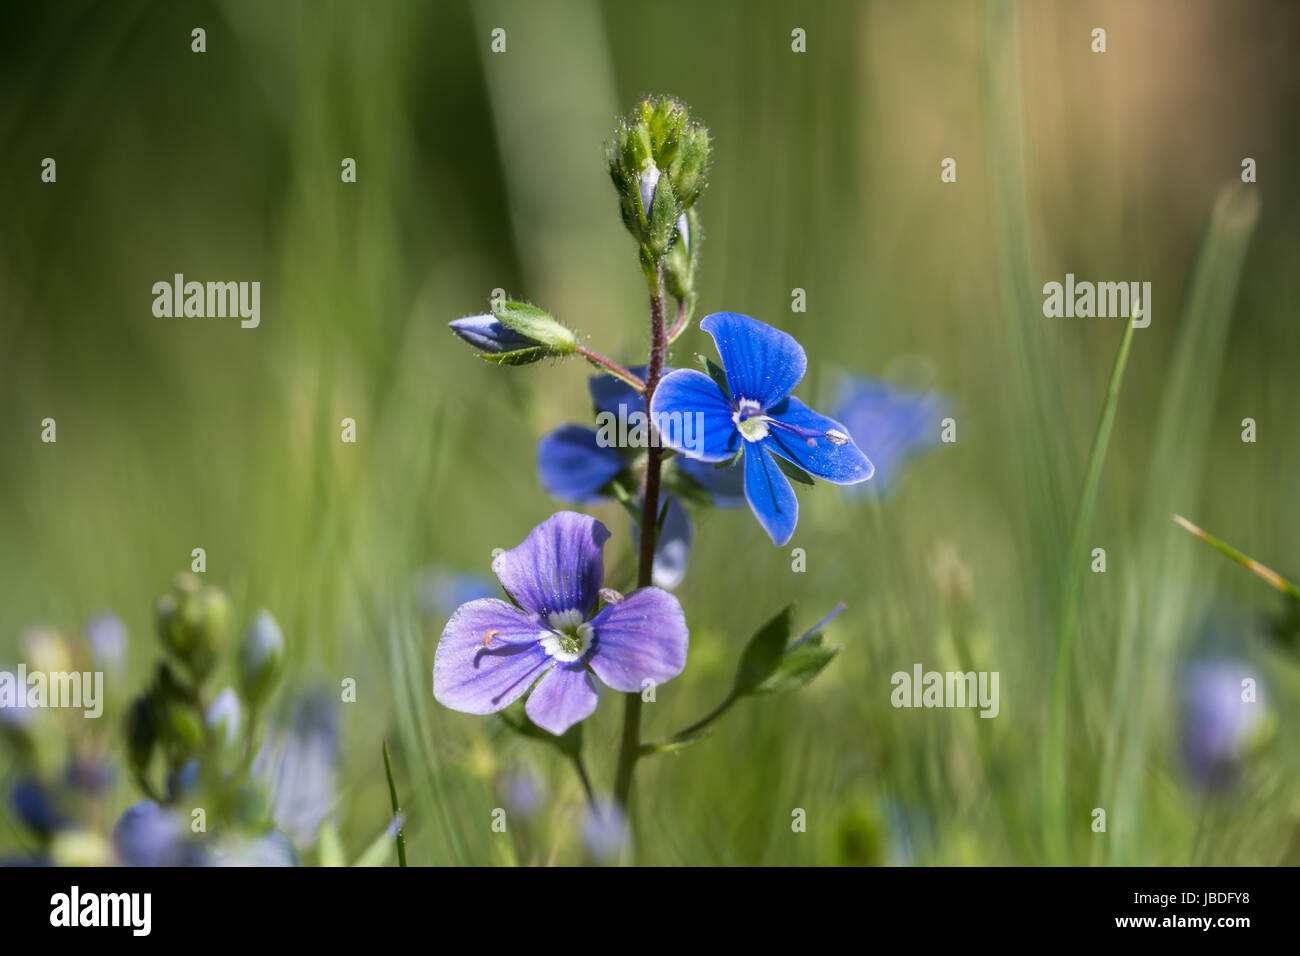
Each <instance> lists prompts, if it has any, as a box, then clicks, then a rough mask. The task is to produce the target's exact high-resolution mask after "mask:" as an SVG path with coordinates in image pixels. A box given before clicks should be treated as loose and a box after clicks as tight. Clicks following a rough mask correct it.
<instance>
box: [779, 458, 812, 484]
mask: <svg viewBox="0 0 1300 956" xmlns="http://www.w3.org/2000/svg"><path fill="white" fill-rule="evenodd" d="M772 458H773V459H775V461H776V467H778V468H780V469H781V470H782V471H783V472H785V476H786V477H787V478H789V479H790V480H791V481H797V482H799V484H801V485H811V484H814V483H815V482H814V481H813V479H812V475H810V474H808V472H806V471H804V470H803V469H802V468H800V467H799V466H798V465H796V464H793V463H791V462H788V461H786V460H785V459H784V458H782V457H781V456H780V455H773V456H772Z"/></svg>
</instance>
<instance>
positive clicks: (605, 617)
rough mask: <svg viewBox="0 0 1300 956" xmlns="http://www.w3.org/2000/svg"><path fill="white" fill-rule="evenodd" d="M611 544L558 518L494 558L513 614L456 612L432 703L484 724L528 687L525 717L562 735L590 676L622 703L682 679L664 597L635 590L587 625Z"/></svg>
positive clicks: (676, 622) (573, 518) (677, 610)
mask: <svg viewBox="0 0 1300 956" xmlns="http://www.w3.org/2000/svg"><path fill="white" fill-rule="evenodd" d="M608 540H609V531H608V529H606V527H605V526H604V525H603V524H601V523H600V522H599V521H597V520H596V519H595V518H591V517H588V516H587V515H581V514H577V513H575V512H572V511H561V512H559V513H558V514H554V515H551V517H549V518H547V519H546V520H545V521H543V522H542V523H541V524H540V525H538V526H537V527H536V528H534V529H533V530H532V531H531V532H530V533H529V535H528V537H527V538H526V539H524V543H523V544H521V545H519V546H518V547H516V548H512V549H511V550H509V551H503V552H501V553H500V554H499V555H497V557H496V559H495V560H494V561H493V562H492V570H493V571H495V572H496V575H497V578H498V579H499V580H500V581H501V585H502V587H504V588H505V590H506V592H507V593H508V594H509V595H510V596H511V597H512V598H513V599H514V600H515V603H516V604H517V605H518V606H517V607H516V606H515V605H514V604H509V603H507V602H505V601H502V600H500V599H498V598H483V599H480V600H477V601H470V602H469V603H468V604H464V605H462V606H461V607H460V608H459V609H457V611H456V613H455V614H453V615H452V617H451V620H450V621H448V622H447V626H446V628H445V629H444V630H443V632H442V638H441V639H440V640H439V641H438V649H437V651H436V653H435V654H434V659H433V695H434V697H436V698H437V699H438V701H439V702H440V703H442V704H444V705H445V706H447V707H450V708H451V709H452V710H459V711H462V712H464V713H467V714H491V713H495V712H496V711H499V710H501V709H502V708H504V707H507V706H509V705H510V704H512V703H514V702H515V701H516V700H518V699H519V698H520V697H521V696H522V695H523V694H524V693H525V692H526V691H527V690H528V689H529V688H530V687H532V688H533V690H532V693H530V694H529V695H528V702H527V704H526V705H525V708H524V709H525V711H526V712H527V714H528V717H529V718H530V719H531V720H532V721H533V723H535V724H536V725H537V726H539V727H541V728H542V729H544V730H547V731H549V732H551V733H553V734H556V735H559V734H562V733H564V732H565V731H566V730H568V729H569V728H570V727H572V726H573V725H574V724H576V723H577V722H578V721H580V720H583V719H584V718H586V717H588V716H590V715H591V713H592V711H594V710H595V709H596V699H597V698H596V684H595V681H593V680H592V674H593V673H594V674H595V676H596V677H599V678H600V679H601V681H603V682H604V683H605V684H607V685H608V686H610V687H612V688H614V689H615V690H618V691H623V692H625V693H634V692H639V691H640V690H641V689H642V682H643V681H647V680H649V681H653V682H655V683H656V684H662V683H663V682H665V681H668V680H671V679H672V678H674V677H676V676H677V675H678V674H680V673H681V671H682V668H683V667H684V666H685V665H686V648H687V644H688V637H689V635H688V632H687V629H686V617H685V615H684V614H683V613H682V607H681V605H680V604H679V603H678V602H677V599H676V598H675V597H673V596H672V595H671V594H669V593H668V592H667V591H663V590H660V589H659V588H656V587H647V588H641V589H639V590H637V591H633V592H632V593H631V594H629V595H628V596H627V597H626V598H625V599H624V600H623V601H621V602H619V603H618V604H610V605H607V606H606V607H604V608H602V609H601V610H600V611H599V612H597V613H596V614H595V616H594V617H593V616H592V611H593V610H595V606H596V599H597V597H598V596H599V592H600V588H601V584H602V582H603V579H604V573H605V569H604V556H603V552H604V547H605V542H606V541H608ZM538 678H541V679H540V680H538ZM534 682H536V686H535V687H534V686H533V685H534Z"/></svg>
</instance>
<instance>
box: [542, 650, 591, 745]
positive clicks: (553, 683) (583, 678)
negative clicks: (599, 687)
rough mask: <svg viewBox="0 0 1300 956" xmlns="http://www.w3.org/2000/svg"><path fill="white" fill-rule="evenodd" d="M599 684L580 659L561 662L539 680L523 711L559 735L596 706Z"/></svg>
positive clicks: (543, 727) (543, 726)
mask: <svg viewBox="0 0 1300 956" xmlns="http://www.w3.org/2000/svg"><path fill="white" fill-rule="evenodd" d="M597 699H598V698H597V696H596V684H595V682H594V681H593V680H592V679H591V674H589V673H587V665H586V664H583V663H582V662H580V661H575V662H574V663H572V664H559V665H557V666H555V667H553V668H551V672H550V673H549V674H547V675H546V676H545V677H543V678H542V679H541V680H540V681H538V682H537V686H536V687H535V688H533V692H532V693H531V694H529V695H528V702H527V703H526V704H524V712H525V713H527V714H528V719H529V720H531V721H532V722H533V723H535V724H536V725H537V726H538V727H541V728H542V730H546V731H550V732H551V733H553V734H555V735H556V736H557V737H558V736H559V735H560V734H562V733H564V732H565V731H566V730H568V729H569V728H570V727H572V726H573V725H574V724H576V723H577V722H578V721H580V720H585V719H587V718H588V717H590V716H591V713H592V711H594V710H595V709H596V701H597Z"/></svg>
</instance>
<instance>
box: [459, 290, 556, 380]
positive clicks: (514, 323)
mask: <svg viewBox="0 0 1300 956" xmlns="http://www.w3.org/2000/svg"><path fill="white" fill-rule="evenodd" d="M449 326H450V328H451V330H452V331H453V332H455V333H456V334H457V335H459V336H460V337H461V338H462V339H464V340H465V341H466V342H468V343H469V344H470V345H472V346H474V348H476V349H478V350H479V358H482V359H485V360H487V361H489V362H493V363H495V364H497V365H528V364H530V363H532V362H537V361H539V360H541V359H544V358H552V357H561V356H565V355H571V354H573V352H574V351H576V350H577V348H578V337H577V336H576V335H575V334H574V333H573V330H572V329H569V328H567V327H565V326H564V325H563V324H562V323H560V322H559V321H558V320H556V319H555V318H553V317H552V316H550V315H549V314H547V313H546V312H543V311H542V310H541V309H539V308H536V307H535V306H531V305H528V304H527V303H524V302H506V303H504V304H502V305H501V307H500V308H499V309H497V311H496V312H494V313H493V314H492V315H472V316H469V317H468V318H464V319H457V320H456V321H455V322H451V323H449Z"/></svg>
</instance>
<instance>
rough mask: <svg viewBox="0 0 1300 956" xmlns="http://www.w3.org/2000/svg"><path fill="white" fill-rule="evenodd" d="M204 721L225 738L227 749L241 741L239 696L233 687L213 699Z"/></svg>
mask: <svg viewBox="0 0 1300 956" xmlns="http://www.w3.org/2000/svg"><path fill="white" fill-rule="evenodd" d="M204 719H205V720H206V721H207V724H208V726H209V727H211V728H212V729H213V730H215V731H217V732H219V733H220V734H221V735H222V736H223V737H224V738H225V742H226V746H227V747H229V746H231V745H232V744H233V743H234V742H235V741H236V740H238V739H239V724H240V706H239V695H237V694H236V693H235V690H234V688H233V687H227V688H225V689H224V690H223V691H222V692H221V693H220V694H218V695H217V696H216V697H215V698H214V699H213V701H212V703H211V704H209V705H208V712H207V714H206V715H205V717H204Z"/></svg>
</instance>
